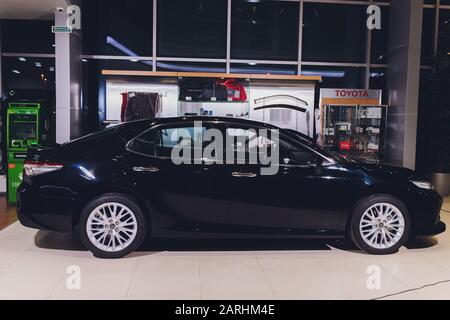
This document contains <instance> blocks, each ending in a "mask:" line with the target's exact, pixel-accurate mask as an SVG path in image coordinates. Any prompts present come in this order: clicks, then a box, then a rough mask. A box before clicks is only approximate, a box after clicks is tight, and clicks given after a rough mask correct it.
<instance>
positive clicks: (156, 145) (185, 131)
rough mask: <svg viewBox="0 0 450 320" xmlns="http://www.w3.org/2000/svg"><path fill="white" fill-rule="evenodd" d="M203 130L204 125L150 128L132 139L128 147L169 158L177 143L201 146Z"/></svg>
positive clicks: (138, 151) (150, 154)
mask: <svg viewBox="0 0 450 320" xmlns="http://www.w3.org/2000/svg"><path fill="white" fill-rule="evenodd" d="M205 132H206V127H196V128H195V127H194V126H193V125H191V126H189V125H187V126H177V127H162V128H156V129H151V130H149V131H147V132H145V133H143V134H142V135H140V136H138V137H136V138H135V139H134V140H132V141H131V142H130V144H129V145H128V149H129V150H130V151H132V152H136V153H139V154H142V155H147V156H153V157H161V158H170V157H171V155H172V150H173V149H174V148H175V147H176V146H177V145H181V146H183V147H184V148H194V147H196V146H199V147H200V148H202V147H203V143H204V142H203V137H204V135H205Z"/></svg>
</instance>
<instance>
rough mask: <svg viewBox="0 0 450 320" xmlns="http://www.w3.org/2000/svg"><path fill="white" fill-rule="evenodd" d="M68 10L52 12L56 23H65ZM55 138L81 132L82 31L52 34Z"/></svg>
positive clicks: (62, 139)
mask: <svg viewBox="0 0 450 320" xmlns="http://www.w3.org/2000/svg"><path fill="white" fill-rule="evenodd" d="M67 19H68V14H67V13H66V12H56V13H55V25H56V26H66V25H67ZM55 45H56V48H55V67H56V68H55V69H56V70H55V71H56V142H57V143H64V142H67V141H70V140H72V139H74V138H77V137H79V136H80V135H81V129H82V123H81V121H82V108H81V35H80V32H79V31H74V32H72V33H70V34H69V33H56V34H55Z"/></svg>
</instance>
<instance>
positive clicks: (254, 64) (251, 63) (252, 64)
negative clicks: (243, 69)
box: [248, 62, 256, 66]
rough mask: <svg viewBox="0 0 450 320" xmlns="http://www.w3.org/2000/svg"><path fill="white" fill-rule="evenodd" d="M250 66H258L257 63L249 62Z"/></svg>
mask: <svg viewBox="0 0 450 320" xmlns="http://www.w3.org/2000/svg"><path fill="white" fill-rule="evenodd" d="M248 64H249V65H251V66H256V62H249V63H248Z"/></svg>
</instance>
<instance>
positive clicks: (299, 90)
mask: <svg viewBox="0 0 450 320" xmlns="http://www.w3.org/2000/svg"><path fill="white" fill-rule="evenodd" d="M130 91H136V92H157V93H160V94H161V95H162V104H163V106H162V117H174V116H178V97H179V88H178V85H177V84H175V83H174V84H161V83H139V82H117V81H111V80H108V81H107V83H106V118H107V120H108V121H120V112H121V107H122V96H121V93H122V92H130ZM247 94H248V97H249V101H250V102H249V104H250V108H249V110H250V111H249V112H250V114H249V118H250V119H252V120H256V121H262V122H267V123H271V124H273V125H276V126H280V127H282V128H290V129H294V130H297V131H299V132H301V133H304V134H309V135H310V136H312V134H313V121H314V114H313V112H314V87H313V86H308V85H306V86H276V85H270V86H262V85H252V86H251V87H250V88H248V89H247ZM273 95H290V96H294V97H297V98H300V99H302V100H305V101H306V102H307V103H308V106H305V105H304V104H303V103H301V102H298V103H297V105H298V106H299V107H303V108H305V109H307V110H308V111H309V113H310V117H309V132H308V126H307V121H306V119H307V117H306V114H305V113H302V112H298V111H294V110H290V111H289V110H286V109H274V110H272V111H271V110H265V111H263V110H260V111H255V110H254V109H255V107H257V106H261V103H255V100H256V99H259V98H265V97H268V96H273ZM268 102H269V101H266V104H267V103H268ZM295 103H296V101H295V100H293V99H288V98H277V99H271V100H270V104H294V105H295ZM202 106H203V107H205V108H206V109H208V110H213V111H214V115H217V116H225V115H226V114H234V115H237V114H241V113H243V112H244V113H245V112H246V110H247V107H245V104H241V103H220V104H214V103H203V104H202ZM280 110H281V112H282V113H281V114H280V112H279V111H280ZM185 111H186V112H187V111H188V110H187V109H185ZM274 111H275V114H274ZM286 112H287V114H286V115H288V116H290V117H289V119H287V120H288V121H273V120H272V121H271V113H272V117H273V116H277V115H278V116H283V113H286ZM289 113H290V114H289Z"/></svg>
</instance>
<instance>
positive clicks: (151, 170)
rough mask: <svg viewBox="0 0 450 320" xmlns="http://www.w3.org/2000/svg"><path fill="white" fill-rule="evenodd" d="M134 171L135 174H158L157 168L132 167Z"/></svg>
mask: <svg viewBox="0 0 450 320" xmlns="http://www.w3.org/2000/svg"><path fill="white" fill-rule="evenodd" d="M133 170H134V171H136V172H153V173H154V172H158V171H159V168H157V167H134V168H133Z"/></svg>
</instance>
